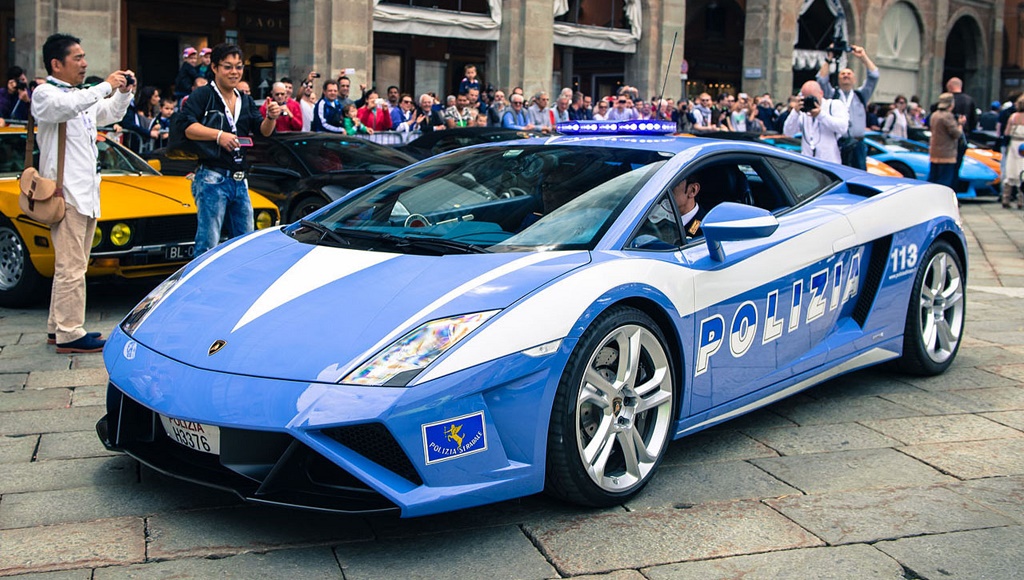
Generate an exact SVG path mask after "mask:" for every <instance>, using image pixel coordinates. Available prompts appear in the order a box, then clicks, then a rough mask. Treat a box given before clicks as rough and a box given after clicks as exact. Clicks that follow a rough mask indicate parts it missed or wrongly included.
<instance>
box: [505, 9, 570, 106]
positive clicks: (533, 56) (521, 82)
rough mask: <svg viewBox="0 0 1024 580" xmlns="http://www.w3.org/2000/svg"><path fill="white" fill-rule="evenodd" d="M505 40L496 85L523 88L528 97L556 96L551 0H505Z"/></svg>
mask: <svg viewBox="0 0 1024 580" xmlns="http://www.w3.org/2000/svg"><path fill="white" fill-rule="evenodd" d="M501 11H502V16H501V39H500V40H498V43H497V44H498V46H497V49H496V50H497V59H496V60H497V64H498V66H497V70H496V71H495V72H496V73H497V74H492V75H491V76H493V77H495V79H496V82H494V85H495V86H497V87H502V88H504V89H505V90H507V91H511V90H512V88H513V87H516V86H522V87H523V91H524V92H525V93H526V95H527V97H529V96H530V95H532V94H533V93H535V92H537V91H547V92H548V93H552V92H555V91H557V90H558V88H557V87H552V86H551V72H552V67H553V65H554V58H555V46H554V32H553V30H554V29H553V24H554V11H553V9H552V4H551V0H502V3H501Z"/></svg>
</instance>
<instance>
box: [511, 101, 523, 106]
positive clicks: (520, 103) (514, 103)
mask: <svg viewBox="0 0 1024 580" xmlns="http://www.w3.org/2000/svg"><path fill="white" fill-rule="evenodd" d="M512 104H513V105H522V104H523V102H522V101H512Z"/></svg>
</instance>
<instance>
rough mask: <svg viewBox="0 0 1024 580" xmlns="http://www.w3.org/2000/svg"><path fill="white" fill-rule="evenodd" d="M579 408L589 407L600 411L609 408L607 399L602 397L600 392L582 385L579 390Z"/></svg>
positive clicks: (589, 386) (590, 386)
mask: <svg viewBox="0 0 1024 580" xmlns="http://www.w3.org/2000/svg"><path fill="white" fill-rule="evenodd" d="M579 403H580V406H584V405H591V406H595V407H598V408H600V409H607V408H608V407H609V403H608V398H607V397H604V396H602V391H599V390H597V389H595V388H594V387H593V386H592V385H583V388H582V389H580V399H579Z"/></svg>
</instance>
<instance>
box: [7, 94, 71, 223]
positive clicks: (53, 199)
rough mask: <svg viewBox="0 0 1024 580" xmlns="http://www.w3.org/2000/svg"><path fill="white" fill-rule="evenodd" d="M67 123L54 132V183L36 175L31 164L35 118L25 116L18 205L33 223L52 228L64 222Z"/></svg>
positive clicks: (34, 139) (34, 137) (30, 115)
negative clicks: (23, 166) (55, 147)
mask: <svg viewBox="0 0 1024 580" xmlns="http://www.w3.org/2000/svg"><path fill="white" fill-rule="evenodd" d="M67 129H68V124H67V123H61V124H60V125H59V126H58V129H57V181H54V180H52V179H47V178H45V177H43V176H42V175H40V174H39V171H37V170H36V168H35V166H34V164H33V163H32V150H33V149H35V141H36V132H35V119H34V118H33V116H32V112H31V111H29V114H28V127H27V130H28V142H27V143H25V169H24V170H23V171H22V172H21V180H20V185H21V195H19V196H18V206H19V207H21V211H23V212H25V215H27V216H28V217H30V218H32V219H33V220H35V221H37V222H40V223H44V224H46V225H53V224H55V223H57V222H59V221H60V220H62V219H64V144H65V140H66V139H67Z"/></svg>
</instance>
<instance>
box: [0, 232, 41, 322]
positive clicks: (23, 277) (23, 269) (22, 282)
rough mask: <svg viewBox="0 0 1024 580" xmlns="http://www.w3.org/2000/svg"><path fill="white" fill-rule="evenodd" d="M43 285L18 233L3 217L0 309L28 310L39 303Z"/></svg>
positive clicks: (0, 246)
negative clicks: (26, 307)
mask: <svg viewBox="0 0 1024 580" xmlns="http://www.w3.org/2000/svg"><path fill="white" fill-rule="evenodd" d="M42 282H43V277H42V276H40V275H39V272H37V271H36V268H35V266H33V265H32V259H31V258H30V257H29V253H28V246H26V245H25V241H24V240H22V239H21V236H20V235H19V234H18V230H17V229H15V228H14V225H13V224H12V223H11V222H10V220H8V219H6V218H3V217H0V306H6V307H19V306H26V305H28V304H31V303H32V302H34V301H36V300H38V299H40V297H41V294H42V293H41V292H39V289H40V288H41V287H42Z"/></svg>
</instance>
